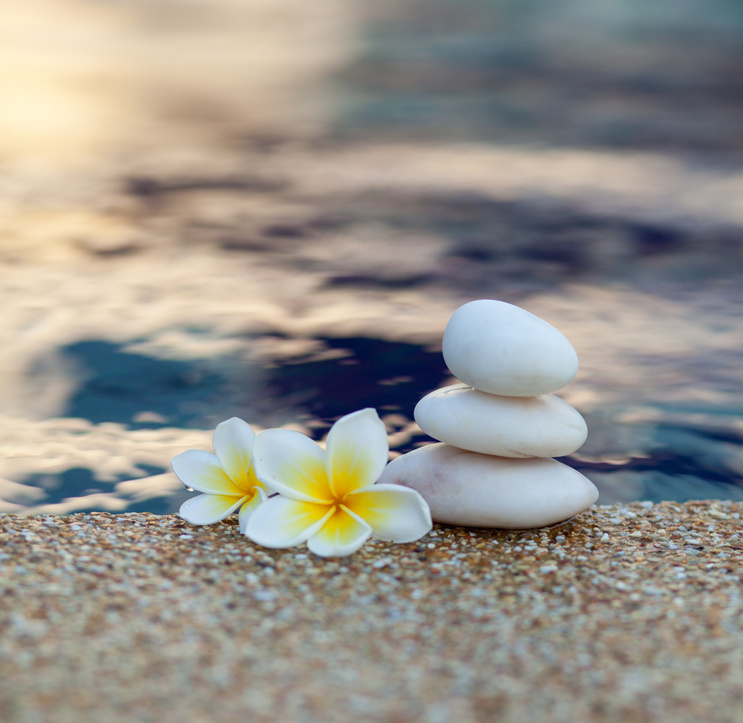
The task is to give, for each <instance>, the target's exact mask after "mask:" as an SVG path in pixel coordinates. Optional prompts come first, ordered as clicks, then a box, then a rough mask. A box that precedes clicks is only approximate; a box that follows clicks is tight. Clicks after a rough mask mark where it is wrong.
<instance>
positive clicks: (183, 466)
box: [170, 449, 245, 497]
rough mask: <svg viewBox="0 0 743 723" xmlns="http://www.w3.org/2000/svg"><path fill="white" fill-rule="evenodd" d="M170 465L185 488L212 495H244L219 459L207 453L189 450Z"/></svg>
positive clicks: (174, 459)
mask: <svg viewBox="0 0 743 723" xmlns="http://www.w3.org/2000/svg"><path fill="white" fill-rule="evenodd" d="M170 464H171V466H172V467H173V472H175V474H176V476H177V477H178V479H179V480H180V481H181V482H183V484H184V485H186V487H190V488H192V489H195V490H198V491H199V492H206V493H208V494H213V495H234V496H236V497H243V496H244V495H245V490H243V489H242V488H241V487H239V486H238V485H236V484H235V482H234V481H233V480H232V479H231V478H230V477H229V476H228V475H227V473H226V472H225V471H224V470H223V469H222V465H221V464H220V462H219V458H218V457H217V456H216V455H213V454H210V453H209V452H204V451H202V450H200V449H189V450H188V451H186V452H181V454H179V455H177V456H175V457H173V459H172V460H171V462H170Z"/></svg>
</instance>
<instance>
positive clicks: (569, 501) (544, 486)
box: [379, 444, 599, 529]
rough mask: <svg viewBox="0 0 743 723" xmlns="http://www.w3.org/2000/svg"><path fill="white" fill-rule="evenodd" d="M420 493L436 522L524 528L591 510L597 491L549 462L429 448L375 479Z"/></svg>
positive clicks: (437, 446)
mask: <svg viewBox="0 0 743 723" xmlns="http://www.w3.org/2000/svg"><path fill="white" fill-rule="evenodd" d="M379 482H380V483H384V484H401V485H405V486H406V487H410V488H412V489H414V490H417V491H418V492H420V494H421V495H422V496H423V498H424V499H425V500H426V502H428V505H429V507H430V508H431V517H432V518H433V520H434V521H435V522H444V523H447V524H450V525H465V526H468V527H500V528H505V529H524V528H530V527H544V526H546V525H554V524H555V523H556V522H562V521H563V520H567V519H569V518H570V517H573V515H576V514H578V513H579V512H582V511H583V510H585V509H587V508H588V507H590V506H591V505H592V504H593V503H594V502H595V501H596V500H597V499H598V495H599V493H598V490H597V489H596V487H595V486H594V484H593V482H591V481H590V480H589V479H588V478H586V477H584V476H583V475H582V474H581V473H580V472H577V471H576V470H574V469H573V468H572V467H568V466H567V465H564V464H562V463H561V462H558V461H556V460H554V459H541V458H533V459H508V458H505V457H494V456H491V455H487V454H479V453H477V452H466V451H464V450H462V449H458V448H457V447H452V446H450V445H448V444H430V445H427V446H425V447H421V448H420V449H417V450H415V451H414V452H408V453H407V454H404V455H402V456H400V457H398V458H397V459H394V460H392V462H391V463H390V464H389V465H387V468H386V469H385V470H384V472H383V474H382V477H381V478H380V480H379Z"/></svg>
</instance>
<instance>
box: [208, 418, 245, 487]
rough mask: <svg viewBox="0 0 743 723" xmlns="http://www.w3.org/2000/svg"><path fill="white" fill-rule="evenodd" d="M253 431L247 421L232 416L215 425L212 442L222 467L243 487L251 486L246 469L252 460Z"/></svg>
mask: <svg viewBox="0 0 743 723" xmlns="http://www.w3.org/2000/svg"><path fill="white" fill-rule="evenodd" d="M254 441H255V432H254V431H253V430H252V429H251V428H250V425H249V424H248V423H247V422H243V420H242V419H238V418H237V417H232V419H228V420H227V421H226V422H222V423H221V424H218V425H217V428H216V429H215V430H214V437H213V439H212V444H213V445H214V451H215V452H216V453H217V457H218V458H219V461H220V462H221V463H222V468H223V469H224V471H225V472H227V474H228V475H229V476H230V477H232V479H233V480H234V481H235V482H237V484H238V485H239V486H240V487H242V488H243V489H248V488H249V487H252V486H253V484H255V483H254V482H251V483H248V470H249V469H250V464H251V462H252V460H253V442H254Z"/></svg>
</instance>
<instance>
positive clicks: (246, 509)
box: [237, 487, 268, 535]
mask: <svg viewBox="0 0 743 723" xmlns="http://www.w3.org/2000/svg"><path fill="white" fill-rule="evenodd" d="M267 499H268V497H267V496H266V493H265V492H264V491H263V490H262V489H261V488H260V487H256V488H255V493H254V494H253V498H252V499H249V500H248V501H247V502H246V503H245V504H244V505H243V506H242V507H241V508H240V512H239V513H238V515H237V519H238V521H239V522H240V532H242V533H243V535H244V534H245V528H246V527H247V525H248V520H249V519H250V516H251V515H252V514H253V512H255V511H256V510H257V509H258V506H259V505H262V504H263V503H264V502H265V501H266V500H267Z"/></svg>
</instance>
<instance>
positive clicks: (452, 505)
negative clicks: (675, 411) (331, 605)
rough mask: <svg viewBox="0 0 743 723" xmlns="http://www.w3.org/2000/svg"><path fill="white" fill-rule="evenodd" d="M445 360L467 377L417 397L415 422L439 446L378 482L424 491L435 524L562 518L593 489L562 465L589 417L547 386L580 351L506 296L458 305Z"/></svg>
mask: <svg viewBox="0 0 743 723" xmlns="http://www.w3.org/2000/svg"><path fill="white" fill-rule="evenodd" d="M443 354H444V361H445V362H446V364H447V366H448V367H449V369H450V370H451V372H452V374H454V376H456V377H457V378H458V379H460V380H461V381H462V382H463V383H461V384H454V385H452V386H448V387H444V388H442V389H437V390H436V391H434V392H431V393H430V394H428V395H427V396H425V397H424V398H423V399H421V400H420V402H419V403H418V405H417V406H416V408H415V420H416V422H417V423H418V425H419V426H420V428H421V429H422V430H423V431H424V432H425V433H426V434H428V435H430V436H431V437H433V438H434V439H438V440H440V443H439V444H431V445H426V446H425V447H421V448H420V449H417V450H415V451H413V452H408V453H407V454H404V455H402V456H400V457H398V458H397V459H395V460H393V461H392V462H391V463H390V464H389V465H388V466H387V469H386V470H385V472H384V474H383V475H382V478H381V479H380V480H379V481H380V482H382V483H395V484H402V485H406V486H408V487H411V488H413V489H415V490H417V491H418V492H420V493H421V495H423V497H424V498H425V500H426V501H427V502H428V504H429V506H430V508H431V516H432V517H433V519H434V520H435V521H436V522H444V523H448V524H455V525H467V526H472V527H500V528H509V529H523V528H531V527H543V526H547V525H553V524H555V523H558V522H561V521H563V520H567V519H569V518H571V517H573V516H574V515H576V514H578V513H579V512H581V511H583V510H585V509H586V508H587V507H590V505H592V504H593V503H594V502H595V501H596V499H597V498H598V490H597V489H596V487H595V486H594V485H593V483H592V482H591V481H590V480H589V479H587V478H586V477H584V476H583V475H582V474H580V472H577V471H576V470H574V469H572V468H571V467H568V466H567V465H564V464H562V463H560V462H558V461H557V460H555V459H552V458H553V457H561V456H563V455H566V454H570V453H572V452H575V451H576V450H577V449H578V448H579V447H580V446H581V445H582V444H583V442H585V440H586V436H587V433H588V432H587V428H586V423H585V421H584V420H583V418H582V417H581V416H580V414H579V413H578V412H577V411H576V410H575V409H573V407H571V406H570V405H569V404H568V403H567V402H565V401H563V400H562V399H560V398H558V397H556V396H555V395H554V394H552V393H551V392H554V391H555V390H557V389H560V388H561V387H563V386H564V385H565V384H567V383H568V382H570V381H571V380H572V379H573V377H574V376H575V374H576V372H577V371H578V357H577V355H576V353H575V350H574V349H573V347H572V345H571V344H570V342H569V341H568V340H567V339H566V338H565V337H564V336H563V335H562V334H561V333H560V332H559V331H558V330H557V329H555V328H554V327H553V326H551V325H550V324H548V323H547V322H546V321H543V320H542V319H540V318H538V317H536V316H534V315H533V314H530V313H529V312H527V311H524V310H523V309H520V308H518V307H517V306H513V305H511V304H507V303H505V302H503V301H492V300H489V299H481V300H479V301H472V302H470V303H468V304H465V305H464V306H462V307H460V308H459V309H458V310H457V311H456V312H455V313H454V314H453V316H452V317H451V319H450V320H449V323H448V324H447V327H446V330H445V332H444V341H443Z"/></svg>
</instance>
